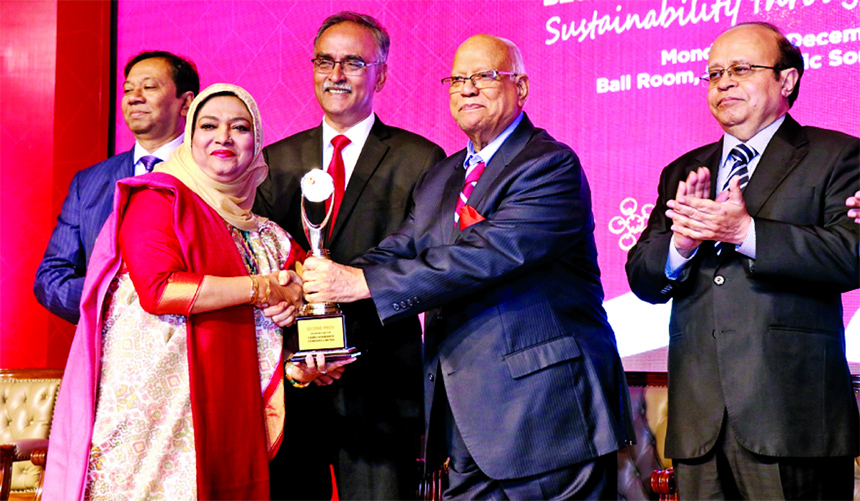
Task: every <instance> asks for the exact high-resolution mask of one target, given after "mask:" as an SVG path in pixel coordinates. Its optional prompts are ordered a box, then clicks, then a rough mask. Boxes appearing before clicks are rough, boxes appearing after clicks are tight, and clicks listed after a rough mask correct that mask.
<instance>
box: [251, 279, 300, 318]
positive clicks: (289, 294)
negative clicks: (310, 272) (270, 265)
mask: <svg viewBox="0 0 860 501" xmlns="http://www.w3.org/2000/svg"><path fill="white" fill-rule="evenodd" d="M265 278H266V279H268V280H270V284H272V285H271V292H272V294H271V298H270V299H268V301H272V303H273V304H271V305H269V303H264V304H263V305H261V306H263V315H266V316H267V317H269V318H271V319H272V321H273V322H275V323H276V324H277V325H278V326H279V327H289V326H290V325H292V324H293V322H295V321H296V313H297V312H298V308H299V306H301V305H302V303H303V301H302V279H301V278H299V276H298V275H297V274H296V272H295V271H293V270H281V271H279V272H275V273H272V274H271V275H268V276H266V277H265Z"/></svg>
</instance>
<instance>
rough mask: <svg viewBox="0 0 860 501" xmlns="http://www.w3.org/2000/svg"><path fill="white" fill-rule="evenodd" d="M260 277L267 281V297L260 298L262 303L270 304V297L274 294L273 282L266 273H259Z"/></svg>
mask: <svg viewBox="0 0 860 501" xmlns="http://www.w3.org/2000/svg"><path fill="white" fill-rule="evenodd" d="M259 277H260V279H261V280H262V281H263V282H265V283H266V297H265V298H262V297H261V298H259V301H260V303H266V304H269V297H270V296H271V295H272V283H271V282H270V281H269V277H267V276H265V275H259Z"/></svg>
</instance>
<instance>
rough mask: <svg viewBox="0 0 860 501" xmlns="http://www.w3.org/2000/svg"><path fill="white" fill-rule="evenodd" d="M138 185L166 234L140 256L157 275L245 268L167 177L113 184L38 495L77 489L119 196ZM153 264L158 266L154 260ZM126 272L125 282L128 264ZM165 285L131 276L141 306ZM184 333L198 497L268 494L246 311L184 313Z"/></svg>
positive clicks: (189, 196)
mask: <svg viewBox="0 0 860 501" xmlns="http://www.w3.org/2000/svg"><path fill="white" fill-rule="evenodd" d="M147 188H148V189H152V190H156V193H157V194H158V195H160V196H145V197H141V201H143V200H146V201H149V202H154V203H153V204H152V206H151V211H149V212H147V216H148V218H149V221H150V223H149V226H158V227H160V229H162V230H164V229H168V230H169V231H167V232H166V233H165V232H163V231H162V233H164V234H166V235H167V236H166V237H165V238H166V240H171V239H173V240H174V241H173V242H172V243H173V245H172V246H170V247H171V248H172V250H173V252H171V253H169V254H171V255H167V254H162V253H159V254H158V255H154V256H151V257H150V258H148V260H149V261H151V262H152V264H153V265H155V264H156V263H157V262H159V261H160V262H161V263H162V266H164V263H169V265H168V266H169V267H171V268H172V269H169V270H167V271H166V272H171V273H172V274H174V275H176V276H177V277H180V278H181V277H185V278H186V279H188V278H191V277H192V276H193V275H196V276H199V277H202V275H215V276H225V277H229V276H240V275H247V274H248V272H247V270H246V268H245V265H244V264H243V262H242V258H241V256H240V255H239V252H238V250H237V249H236V245H235V244H234V242H233V239H232V237H231V236H230V233H229V231H228V229H227V226H226V224H225V223H224V220H223V219H221V217H220V216H218V214H217V213H216V212H215V211H214V210H212V209H211V208H210V207H209V206H208V205H206V204H205V203H204V202H203V201H202V200H200V198H199V197H197V195H195V194H194V193H193V192H191V191H190V190H189V189H188V188H186V187H185V186H184V185H183V184H182V183H180V182H179V181H178V180H177V179H176V178H174V177H173V176H170V175H168V174H158V173H155V174H150V175H146V176H142V177H135V178H128V179H124V180H121V181H119V182H118V183H117V192H116V195H115V202H114V203H115V209H114V212H113V214H111V217H110V218H109V219H108V221H107V223H105V226H104V228H102V231H101V233H100V235H99V238H98V239H97V241H96V246H95V249H94V250H93V254H92V258H91V260H90V265H89V268H88V270H87V275H86V284H85V286H84V295H83V300H82V303H81V310H82V311H81V313H82V315H81V322H80V323H79V324H78V328H77V331H76V333H75V339H74V341H73V343H72V351H71V354H70V356H69V361H68V364H67V367H66V372H65V375H64V378H63V385H62V388H61V390H60V396H59V399H58V402H57V409H56V411H55V415H54V422H53V430H52V433H51V451H50V454H48V466H47V471H46V477H45V499H51V500H54V499H71V500H80V499H82V498H83V495H84V489H85V486H86V472H87V466H88V462H89V453H90V442H91V439H92V429H93V422H94V415H95V395H96V391H97V384H98V375H99V356H100V352H101V342H100V339H101V332H102V327H103V325H102V318H101V312H102V311H103V303H104V298H105V293H106V291H107V288H108V286H109V285H110V282H111V281H112V280H113V278H114V277H115V276H116V273H117V271H118V270H119V265H120V263H121V262H122V256H121V255H120V253H119V248H118V246H117V240H118V238H117V236H118V232H119V227H120V224H121V223H122V221H123V219H124V217H125V215H126V214H125V210H126V208H127V207H128V202H129V198H130V197H131V195H132V193H133V192H135V191H139V190H143V189H147ZM159 201H160V202H159ZM136 204H137V201H136ZM159 213H161V217H158V215H159ZM131 219H136V218H134V217H132V218H131ZM165 220H170V221H171V222H172V228H171V225H169V224H167V223H166V222H165V224H160V225H159V224H158V223H159V222H161V221H165ZM147 229H149V227H148V228H147ZM173 232H175V235H174V234H173ZM174 237H175V239H174ZM176 263H180V265H179V266H177V265H176ZM145 268H149V266H145ZM179 268H181V269H179ZM160 269H161V270H162V273H165V270H164V267H162V268H160ZM130 273H132V280H133V281H134V278H135V276H134V270H132V269H131V268H130ZM189 274H193V275H189ZM162 278H163V277H162ZM167 282H168V281H167V280H158V279H153V280H151V283H141V284H138V283H137V282H135V287H136V288H137V289H138V294H139V296H140V297H141V304H142V305H144V306H145V307H146V304H145V301H146V300H151V299H152V298H156V302H157V299H158V298H159V296H160V293H161V292H163V288H164V286H166V284H167ZM147 298H148V299H147ZM147 309H149V308H147ZM187 331H188V364H189V371H190V382H191V408H192V414H193V420H194V442H195V448H196V453H197V487H198V497H199V498H200V499H268V497H269V473H268V458H267V451H266V448H267V437H266V430H265V416H264V403H263V397H262V395H261V388H260V377H259V367H258V359H257V341H256V332H255V325H254V313H253V308H252V307H251V306H249V305H248V306H235V307H231V308H225V309H221V310H217V311H212V312H207V313H201V314H195V315H191V316H189V317H188V322H187Z"/></svg>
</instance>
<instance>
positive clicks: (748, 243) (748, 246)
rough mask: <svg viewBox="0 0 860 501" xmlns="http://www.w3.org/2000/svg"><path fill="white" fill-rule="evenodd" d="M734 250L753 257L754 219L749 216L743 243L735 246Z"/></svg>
mask: <svg viewBox="0 0 860 501" xmlns="http://www.w3.org/2000/svg"><path fill="white" fill-rule="evenodd" d="M735 251H736V252H738V253H739V254H743V255H744V256H746V257H748V258H750V259H755V219H752V218H750V227H749V231H747V236H746V238H744V241H743V243H741V244H740V245H736V246H735Z"/></svg>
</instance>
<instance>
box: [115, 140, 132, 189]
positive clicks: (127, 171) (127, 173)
mask: <svg viewBox="0 0 860 501" xmlns="http://www.w3.org/2000/svg"><path fill="white" fill-rule="evenodd" d="M133 175H134V148H132V149H131V151H129V152H128V157H127V158H126V159H125V162H123V163H122V166H121V167H120V168H119V169H117V170H116V176H117V177H116V178H115V179H114V183H115V182H116V181H118V180H120V179H122V178H125V177H131V176H133Z"/></svg>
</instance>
